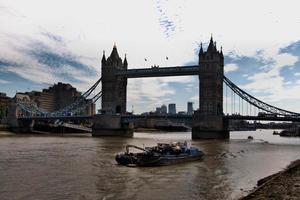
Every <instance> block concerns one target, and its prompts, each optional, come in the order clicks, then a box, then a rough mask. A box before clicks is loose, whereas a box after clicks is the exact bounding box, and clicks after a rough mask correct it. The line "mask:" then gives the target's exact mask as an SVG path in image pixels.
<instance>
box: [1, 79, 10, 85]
mask: <svg viewBox="0 0 300 200" xmlns="http://www.w3.org/2000/svg"><path fill="white" fill-rule="evenodd" d="M0 83H1V84H7V83H10V81H6V80H2V79H0Z"/></svg>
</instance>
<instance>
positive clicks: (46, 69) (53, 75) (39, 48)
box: [0, 33, 98, 91]
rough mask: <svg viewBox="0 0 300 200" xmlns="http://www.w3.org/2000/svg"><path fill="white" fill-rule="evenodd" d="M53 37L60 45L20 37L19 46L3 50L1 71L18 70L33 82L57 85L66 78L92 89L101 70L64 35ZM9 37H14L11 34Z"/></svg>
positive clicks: (75, 83) (0, 60)
mask: <svg viewBox="0 0 300 200" xmlns="http://www.w3.org/2000/svg"><path fill="white" fill-rule="evenodd" d="M41 35H44V33H42V34H41ZM47 35H51V34H50V33H48V34H47ZM53 37H54V36H53ZM53 37H52V36H51V37H47V38H48V40H55V42H56V43H57V44H52V43H49V41H48V40H42V39H40V40H38V39H32V38H27V37H24V38H19V40H20V42H19V43H18V45H15V46H13V47H10V49H6V51H2V53H3V54H2V55H4V56H5V59H0V66H2V67H1V71H2V72H11V73H14V74H16V75H18V76H20V77H22V78H24V79H27V80H28V81H31V82H33V83H39V84H54V83H56V82H61V81H62V82H70V83H71V84H73V85H75V86H77V87H78V89H79V90H81V91H84V90H86V89H88V88H89V87H90V86H91V85H92V84H93V81H96V80H97V76H98V72H97V70H96V69H94V68H93V67H90V66H88V65H86V64H85V63H84V62H82V61H81V59H85V58H84V57H82V56H77V55H76V54H74V53H72V52H70V51H69V50H68V49H67V48H66V47H65V45H64V44H63V39H62V37H60V39H58V36H55V39H53ZM6 39H7V40H8V41H9V40H11V38H10V37H9V38H6Z"/></svg>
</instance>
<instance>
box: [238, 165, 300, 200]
mask: <svg viewBox="0 0 300 200" xmlns="http://www.w3.org/2000/svg"><path fill="white" fill-rule="evenodd" d="M257 184H258V187H257V188H256V189H254V190H253V191H252V192H251V193H250V194H248V195H247V196H245V197H243V198H241V200H251V199H300V160H296V161H294V162H292V163H291V164H290V165H288V166H287V168H286V169H284V170H282V171H280V172H278V173H276V174H273V175H271V176H268V177H266V178H263V179H261V180H259V181H258V183H257Z"/></svg>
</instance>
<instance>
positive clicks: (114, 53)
mask: <svg viewBox="0 0 300 200" xmlns="http://www.w3.org/2000/svg"><path fill="white" fill-rule="evenodd" d="M109 57H110V59H111V60H118V59H119V58H120V56H119V54H118V50H117V46H116V44H114V47H113V50H112V52H111V54H110V56H109Z"/></svg>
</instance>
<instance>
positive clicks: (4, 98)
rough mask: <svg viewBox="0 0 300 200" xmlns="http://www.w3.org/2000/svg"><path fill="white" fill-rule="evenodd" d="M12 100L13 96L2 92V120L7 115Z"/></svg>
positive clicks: (0, 94)
mask: <svg viewBox="0 0 300 200" xmlns="http://www.w3.org/2000/svg"><path fill="white" fill-rule="evenodd" d="M10 100H11V98H10V97H8V96H6V94H5V93H1V92H0V120H1V119H2V118H4V117H7V113H8V106H9V103H10ZM0 123H1V121H0Z"/></svg>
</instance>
